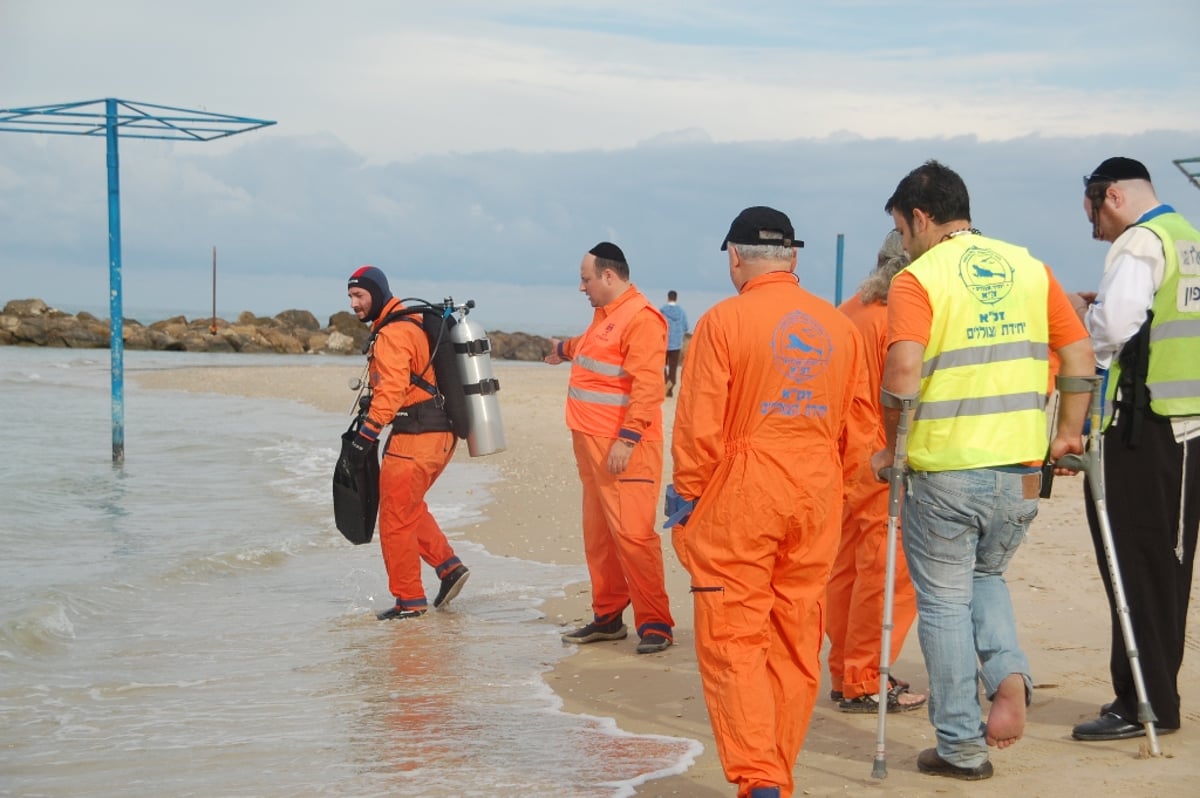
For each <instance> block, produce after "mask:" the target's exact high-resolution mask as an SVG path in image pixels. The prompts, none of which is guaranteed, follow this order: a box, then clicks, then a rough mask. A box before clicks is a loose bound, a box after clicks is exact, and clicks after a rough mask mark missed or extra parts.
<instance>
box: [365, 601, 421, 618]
mask: <svg viewBox="0 0 1200 798" xmlns="http://www.w3.org/2000/svg"><path fill="white" fill-rule="evenodd" d="M424 614H425V610H413V609H408V608H407V607H401V606H400V605H399V604H397V605H396V606H394V607H392V608H391V609H386V610H384V611H383V612H379V613H376V614H375V617H376V618H378V619H379V620H381V621H402V620H404V619H406V618H420V617H421V616H422V615H424Z"/></svg>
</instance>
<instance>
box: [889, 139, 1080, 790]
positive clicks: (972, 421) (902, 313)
mask: <svg viewBox="0 0 1200 798" xmlns="http://www.w3.org/2000/svg"><path fill="white" fill-rule="evenodd" d="M884 209H885V210H886V211H887V212H888V213H890V214H891V216H892V220H893V222H894V223H895V225H896V229H897V230H899V231H900V235H901V236H902V239H903V243H904V251H905V252H907V253H908V255H909V257H911V258H912V265H910V266H909V267H908V268H907V269H905V270H904V271H902V272H901V273H900V274H899V275H897V276H896V278H895V279H894V280H893V281H892V287H891V290H890V292H889V293H888V340H889V344H888V351H887V359H886V362H885V366H884V372H883V385H882V397H883V405H884V423H885V428H886V431H887V446H886V447H885V448H884V449H883V450H881V451H879V452H877V453H876V454H875V455H874V457H873V458H872V460H871V470H872V472H873V473H875V474H881V470H882V469H883V468H886V467H889V466H891V465H892V463H893V461H894V459H895V446H896V426H897V422H898V420H899V416H900V412H901V411H900V408H901V407H902V406H903V403H904V402H905V401H906V400H913V399H916V400H917V403H916V412H915V415H914V417H913V421H912V426H911V432H910V433H909V435H908V477H907V491H906V494H905V499H904V536H903V541H904V554H905V557H906V559H907V562H908V570H909V574H910V576H911V578H912V582H913V585H914V587H915V588H916V592H917V611H918V615H919V620H918V624H917V636H918V638H919V639H920V641H921V651H922V653H923V654H924V656H925V667H926V670H927V671H928V672H929V693H930V698H929V718H930V720H931V721H932V723H933V726H934V729H935V731H936V733H937V746H936V747H935V748H928V749H925V750H924V751H922V752H921V753H920V755H919V756H918V757H917V768H918V769H919V770H920V771H921V772H922V773H928V774H931V775H937V776H950V777H953V778H959V779H968V780H974V779H986V778H989V777H991V775H992V763H991V761H990V759H989V757H988V746H989V745H990V746H996V747H999V748H1006V747H1008V746H1010V745H1012V744H1014V743H1015V742H1017V740H1019V739H1020V738H1021V735H1022V734H1023V733H1024V728H1025V709H1026V707H1027V706H1028V704H1029V702H1030V701H1031V699H1032V696H1033V682H1032V680H1031V678H1030V675H1029V661H1028V659H1027V658H1026V656H1025V653H1024V652H1023V651H1022V650H1021V647H1020V644H1019V643H1018V641H1017V628H1016V619H1015V617H1014V614H1013V608H1012V601H1011V599H1010V597H1009V593H1008V586H1007V585H1006V584H1005V581H1004V572H1005V571H1006V570H1007V568H1008V565H1009V563H1010V561H1011V560H1012V557H1013V554H1015V552H1016V550H1017V547H1018V546H1019V545H1020V544H1021V541H1022V540H1023V539H1024V537H1025V531H1026V530H1027V529H1028V527H1029V524H1030V523H1031V522H1032V521H1033V519H1034V517H1035V516H1036V515H1037V509H1038V504H1037V499H1038V492H1039V488H1040V479H1041V478H1040V474H1039V473H1038V467H1037V465H1036V464H1037V463H1039V462H1040V461H1041V459H1042V458H1043V457H1044V456H1045V455H1046V414H1045V404H1046V385H1047V384H1048V379H1049V365H1048V357H1049V350H1054V351H1056V352H1057V353H1058V354H1059V356H1060V357H1061V363H1062V366H1061V373H1062V374H1063V375H1064V376H1070V377H1079V376H1085V375H1089V374H1091V373H1092V347H1091V344H1090V343H1089V342H1088V338H1087V332H1086V331H1085V330H1084V329H1083V325H1082V324H1080V322H1079V319H1078V318H1077V317H1076V315H1075V313H1074V311H1073V309H1072V307H1071V302H1070V300H1069V299H1068V298H1067V295H1066V293H1065V292H1064V291H1063V290H1062V287H1061V286H1060V285H1059V284H1058V281H1057V280H1055V279H1054V276H1053V275H1052V274H1051V273H1050V270H1049V268H1048V267H1046V266H1045V264H1043V263H1041V262H1040V261H1038V260H1036V259H1034V258H1033V257H1032V256H1031V255H1030V254H1029V252H1028V251H1027V250H1025V249H1024V248H1023V247H1018V246H1015V245H1013V244H1008V243H1005V242H1003V241H999V240H996V239H992V238H985V237H984V236H983V235H981V234H980V233H979V231H978V230H975V229H973V228H972V227H971V208H970V199H969V197H968V194H967V187H966V185H965V184H964V183H963V181H962V178H961V177H959V176H958V174H956V173H955V172H954V171H953V170H951V169H949V168H947V167H945V166H943V165H942V164H940V163H938V162H937V161H928V162H926V163H925V164H923V165H922V166H919V167H917V168H916V169H914V170H913V171H911V172H910V173H909V174H908V175H907V176H906V177H905V178H904V179H903V180H901V181H900V183H899V185H898V186H897V187H896V190H895V192H894V193H893V194H892V196H891V197H890V198H889V199H888V201H887V203H886V204H885V206H884ZM1088 403H1089V397H1088V394H1087V393H1086V392H1082V393H1081V392H1072V393H1066V392H1063V398H1062V401H1061V403H1060V406H1059V417H1058V422H1057V428H1056V432H1055V435H1054V439H1053V440H1052V441H1051V445H1050V455H1049V456H1050V458H1051V459H1052V460H1057V459H1058V458H1059V457H1061V456H1062V455H1064V454H1066V453H1068V452H1072V453H1079V452H1082V451H1083V439H1082V436H1081V431H1082V429H1083V422H1084V417H1085V416H1086V414H1087V409H1088ZM980 679H982V681H983V687H984V692H985V694H986V696H987V697H988V699H989V700H990V701H991V702H992V706H991V710H990V712H989V714H988V718H987V723H986V724H985V723H984V722H983V721H982V710H981V708H980V705H979V681H980Z"/></svg>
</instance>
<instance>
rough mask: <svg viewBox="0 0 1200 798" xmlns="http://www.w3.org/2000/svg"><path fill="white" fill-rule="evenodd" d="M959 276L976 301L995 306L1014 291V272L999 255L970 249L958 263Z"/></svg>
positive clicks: (982, 249) (978, 249)
mask: <svg viewBox="0 0 1200 798" xmlns="http://www.w3.org/2000/svg"><path fill="white" fill-rule="evenodd" d="M958 276H959V277H960V278H962V281H963V285H965V286H966V287H967V290H969V291H970V292H971V293H972V294H974V295H975V298H976V299H978V300H979V301H980V302H982V303H983V304H985V305H994V304H996V303H997V302H999V301H1000V300H1002V299H1004V297H1006V296H1008V294H1009V292H1010V291H1012V287H1013V276H1014V271H1013V267H1012V266H1011V265H1009V263H1008V261H1006V260H1005V259H1004V257H1003V256H1001V255H1000V254H999V253H997V252H993V251H992V250H990V249H984V248H983V247H968V248H967V251H966V252H964V253H963V255H962V258H960V259H959V261H958Z"/></svg>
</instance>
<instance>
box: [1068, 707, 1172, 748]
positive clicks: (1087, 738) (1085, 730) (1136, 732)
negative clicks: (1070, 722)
mask: <svg viewBox="0 0 1200 798" xmlns="http://www.w3.org/2000/svg"><path fill="white" fill-rule="evenodd" d="M1154 730H1155V731H1156V732H1158V733H1159V734H1170V733H1171V732H1173V731H1175V729H1164V728H1162V727H1159V726H1156V727H1155V729H1154ZM1145 733H1146V727H1145V726H1143V725H1142V724H1140V723H1134V722H1133V721H1131V720H1125V718H1123V717H1121V716H1120V715H1118V714H1117V713H1115V712H1105V713H1104V714H1103V715H1101V716H1100V717H1098V718H1096V719H1095V720H1089V721H1087V722H1085V723H1080V724H1079V725H1078V726H1076V727H1075V728H1074V729H1071V736H1072V737H1074V738H1075V739H1076V740H1083V741H1084V742H1096V741H1100V740H1128V739H1129V738H1130V737H1141V736H1142V735H1143V734H1145Z"/></svg>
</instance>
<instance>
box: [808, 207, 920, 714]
mask: <svg viewBox="0 0 1200 798" xmlns="http://www.w3.org/2000/svg"><path fill="white" fill-rule="evenodd" d="M908 264H909V260H908V256H907V255H905V254H904V247H903V244H902V243H901V239H900V233H899V232H897V231H896V230H892V231H891V232H889V233H888V234H887V236H886V237H885V238H884V239H883V245H882V246H881V247H880V249H879V254H878V256H877V258H876V261H875V269H874V270H873V271H872V272H871V274H870V275H868V276H867V279H866V280H864V281H863V284H862V285H861V286H860V287H859V289H858V293H857V294H855V295H854V296H852V297H850V298H849V299H848V300H846V301H845V302H844V303H842V305H841V306H839V308H838V310H840V311H842V312H843V313H845V314H846V315H847V316H849V317H850V321H852V322H854V326H855V327H857V328H858V331H859V332H860V333H861V334H862V336H863V342H864V343H865V344H866V353H867V355H866V362H867V381H868V385H869V396H870V397H871V404H872V410H873V412H874V415H875V418H876V420H877V424H876V431H877V432H876V435H875V441H874V443H873V445H872V449H871V451H872V452H875V451H877V450H879V449H882V448H884V446H885V445H886V444H887V439H886V437H885V435H884V432H883V407H882V406H881V405H880V403H879V381H880V379H881V378H882V376H883V361H884V358H885V357H886V355H887V292H888V288H889V287H891V284H892V278H893V277H895V276H896V274H897V273H898V272H899V271H900V270H901V269H903V268H905V267H906V266H908ZM887 526H888V485H887V484H886V483H880V482H879V481H878V480H877V479H875V475H874V474H872V473H871V472H870V470H869V469H862V470H861V471H859V472H858V473H857V474H856V475H855V476H854V477H853V478H852V479H850V480H848V481H847V483H846V506H845V508H844V509H843V510H842V542H841V546H840V548H839V549H838V556H837V560H836V561H835V562H834V564H833V573H832V574H831V575H830V577H829V587H828V589H827V590H826V596H827V600H828V613H827V617H828V624H829V676H830V681H831V682H832V690H833V692H832V694H831V698H833V700H835V701H837V702H838V708H839V709H841V710H842V711H843V712H869V713H874V712H878V711H879V660H880V646H881V645H882V644H883V620H882V619H883V610H884V606H883V605H884V589H885V587H886V584H885V582H886V577H887ZM916 617H917V595H916V592H915V591H914V590H913V586H912V581H911V580H910V579H909V577H908V566H907V565H906V563H905V561H904V552H903V550H902V549H900V548H899V547H897V549H896V563H895V591H894V595H893V600H892V637H891V651H889V652H888V662H889V663H893V662H895V661H896V658H897V657H899V656H900V650H901V649H902V648H904V638H905V636H906V635H907V634H908V630H909V628H910V627H911V626H912V623H913V621H914V620H916ZM889 679H890V684H889V687H890V689H889V690H888V693H887V702H888V707H887V708H888V711H889V712H907V711H909V710H912V709H917V708H918V707H920V706H921V705H923V704H924V703H925V696H924V695H918V694H916V693H913V692H911V691H910V689H909V685H908V684H907V683H906V682H903V681H899V680H897V679H894V678H891V677H889Z"/></svg>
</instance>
